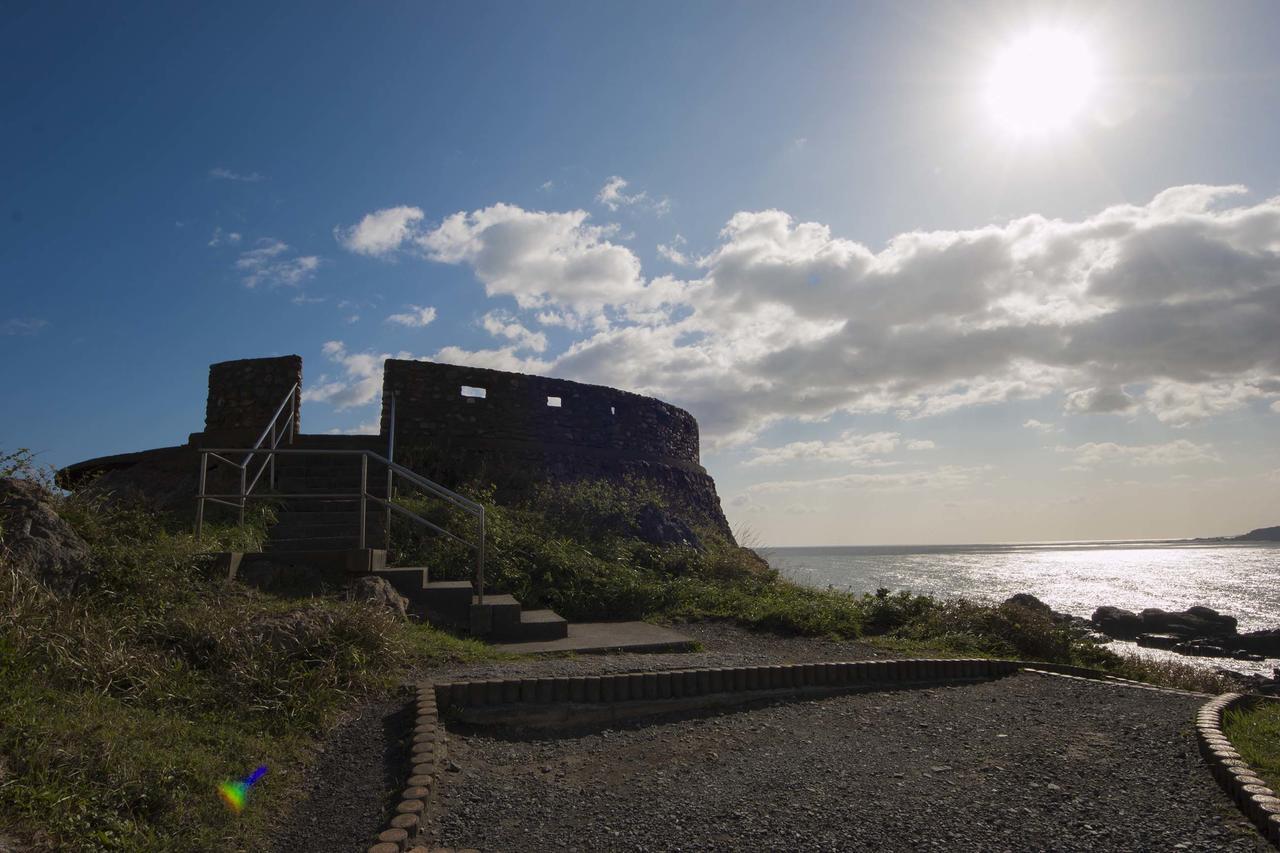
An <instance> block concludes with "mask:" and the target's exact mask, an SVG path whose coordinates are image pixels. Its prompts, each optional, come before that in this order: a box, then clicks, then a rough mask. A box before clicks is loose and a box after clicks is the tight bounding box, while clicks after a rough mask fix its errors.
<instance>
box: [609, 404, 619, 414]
mask: <svg viewBox="0 0 1280 853" xmlns="http://www.w3.org/2000/svg"><path fill="white" fill-rule="evenodd" d="M609 414H611V415H616V414H618V410H617V409H615V408H614V407H613V406H610V407H609Z"/></svg>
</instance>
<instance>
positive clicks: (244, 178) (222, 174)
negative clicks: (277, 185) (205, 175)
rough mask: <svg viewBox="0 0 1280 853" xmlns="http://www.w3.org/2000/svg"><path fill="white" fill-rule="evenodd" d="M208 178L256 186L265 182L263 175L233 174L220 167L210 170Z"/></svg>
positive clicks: (250, 173)
mask: <svg viewBox="0 0 1280 853" xmlns="http://www.w3.org/2000/svg"><path fill="white" fill-rule="evenodd" d="M209 177H211V178H214V179H216V180H219V181H239V182H240V183H246V184H256V183H257V182H258V181H265V180H266V176H265V175H260V174H258V173H257V172H233V171H231V170H230V169H224V168H222V167H218V168H215V169H210V170H209Z"/></svg>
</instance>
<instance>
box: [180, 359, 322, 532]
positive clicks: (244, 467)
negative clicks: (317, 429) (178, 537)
mask: <svg viewBox="0 0 1280 853" xmlns="http://www.w3.org/2000/svg"><path fill="white" fill-rule="evenodd" d="M285 406H288V407H289V430H288V433H287V434H288V436H289V443H290V444H293V439H294V438H295V437H296V436H297V434H298V383H297V382H295V383H293V385H291V386H290V387H289V392H288V393H287V394H285V395H284V399H283V400H281V401H280V405H278V406H276V411H275V414H273V415H272V416H271V420H269V421H267V425H266V426H265V427H263V428H262V432H261V433H260V434H259V435H258V440H257V441H255V442H254V443H253V447H251V448H250V449H249V450H247V451H242V450H240V449H239V448H237V449H235V450H222V451H220V452H221V453H241V452H243V453H244V458H243V459H241V460H240V461H239V462H235V461H233V460H231V459H228V458H227V457H225V456H221V455H219V452H212V453H211V455H212V456H213V457H214V458H215V459H218V460H220V461H222V462H225V463H227V464H228V465H231V466H233V467H235V468H238V469H240V501H239V504H238V506H239V509H240V525H241V526H242V527H243V526H244V507H245V499H246V498H248V497H249V495H250V493H251V492H253V490H254V488H255V487H256V486H257V485H258V481H259V480H261V479H262V472H263V471H265V470H267V468H268V467H270V469H271V476H270V478H269V483H270V487H271V488H272V489H274V488H275V487H276V457H275V454H276V453H278V452H279V451H277V450H276V448H278V447H279V446H280V440H281V439H282V438H284V437H285V435H286V433H285V432H280V433H277V432H276V425H277V424H278V423H279V422H280V415H281V414H283V413H284V407H285ZM268 435H270V436H271V447H270V448H269V449H268V451H267V458H266V459H264V460H263V462H262V465H261V466H259V467H258V473H257V474H254V475H253V481H252V482H248V472H249V462H250V461H252V459H253V454H254V453H256V452H258V451H260V450H261V449H262V446H263V444H262V443H263V442H264V441H266V440H267V436H268ZM209 455H210V454H205V455H202V456H201V459H200V494H202V495H203V494H204V493H205V481H206V478H207V474H208V468H209V464H208V463H209V459H208V456H209ZM215 503H225V501H215ZM203 526H204V501H203V500H201V501H199V502H198V503H197V504H196V538H197V539H199V538H200V528H202V527H203Z"/></svg>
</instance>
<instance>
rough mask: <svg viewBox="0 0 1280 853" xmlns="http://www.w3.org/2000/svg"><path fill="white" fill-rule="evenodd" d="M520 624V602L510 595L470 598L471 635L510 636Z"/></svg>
mask: <svg viewBox="0 0 1280 853" xmlns="http://www.w3.org/2000/svg"><path fill="white" fill-rule="evenodd" d="M519 624H520V602H518V601H516V600H515V597H514V596H510V595H486V596H485V597H484V604H481V603H480V598H479V596H472V597H471V634H472V636H475V637H484V636H488V635H490V634H492V635H493V636H495V637H496V636H500V635H501V636H511V635H513V634H514V633H516V631H517V629H518V626H519Z"/></svg>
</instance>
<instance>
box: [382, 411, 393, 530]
mask: <svg viewBox="0 0 1280 853" xmlns="http://www.w3.org/2000/svg"><path fill="white" fill-rule="evenodd" d="M395 461H396V395H395V394H392V395H391V424H390V428H389V429H388V430H387V506H386V510H387V517H386V520H385V521H384V522H383V526H384V528H385V530H384V535H383V539H382V547H384V548H386V549H387V551H388V552H389V551H390V550H391V489H392V482H391V478H392V474H393V472H392V470H391V463H393V462H395Z"/></svg>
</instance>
